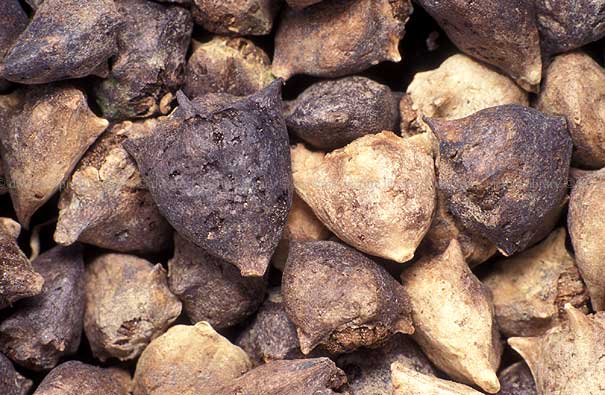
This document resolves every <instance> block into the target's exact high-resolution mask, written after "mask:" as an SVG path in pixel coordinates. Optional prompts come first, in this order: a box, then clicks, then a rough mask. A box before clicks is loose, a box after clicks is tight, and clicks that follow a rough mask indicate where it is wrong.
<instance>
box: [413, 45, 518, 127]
mask: <svg viewBox="0 0 605 395" xmlns="http://www.w3.org/2000/svg"><path fill="white" fill-rule="evenodd" d="M407 94H408V95H409V96H408V97H409V100H411V104H410V105H411V110H412V112H411V114H413V115H412V117H411V119H409V118H410V116H409V115H408V116H406V115H405V112H404V113H403V114H402V118H403V119H404V122H403V123H404V124H406V125H410V126H408V127H407V128H406V129H410V128H412V129H421V130H427V129H428V128H427V126H426V124H425V123H424V121H422V117H423V116H427V117H437V118H445V119H459V118H463V117H466V116H469V115H471V114H473V113H475V112H477V111H479V110H483V109H485V108H489V107H494V106H499V105H503V104H521V105H524V106H528V105H529V101H528V97H527V93H526V92H525V91H523V90H522V89H521V88H519V86H518V85H517V84H515V82H514V81H512V80H511V79H510V78H508V77H507V76H505V75H502V74H500V73H499V72H497V71H495V70H493V69H491V68H489V67H487V66H485V65H483V64H482V63H479V62H477V61H475V60H473V59H472V58H470V57H468V56H466V55H461V54H458V55H453V56H450V57H449V58H447V59H446V60H445V62H443V63H442V64H441V66H439V68H437V69H434V70H430V71H425V72H422V73H416V75H415V76H414V79H413V80H412V82H411V83H410V85H409V86H408V89H407ZM405 118H408V119H407V120H405ZM403 132H404V133H406V130H405V129H404V130H403ZM408 133H409V132H408Z"/></svg>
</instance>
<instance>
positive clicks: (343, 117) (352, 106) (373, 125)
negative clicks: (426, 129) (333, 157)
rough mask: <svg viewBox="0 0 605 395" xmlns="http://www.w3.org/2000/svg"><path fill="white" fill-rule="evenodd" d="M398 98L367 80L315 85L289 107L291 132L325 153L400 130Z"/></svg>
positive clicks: (387, 88)
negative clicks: (398, 127)
mask: <svg viewBox="0 0 605 395" xmlns="http://www.w3.org/2000/svg"><path fill="white" fill-rule="evenodd" d="M397 100H398V98H397V95H395V94H394V93H393V92H392V91H391V89H390V88H389V87H388V86H386V85H382V84H379V83H377V82H374V81H372V80H371V79H369V78H365V77H357V76H353V77H345V78H341V79H338V80H332V81H322V82H318V83H316V84H313V85H311V86H310V87H309V88H307V89H306V90H305V91H304V92H303V93H301V94H300V96H298V98H297V99H296V100H294V101H292V102H290V103H287V106H286V115H285V118H286V125H287V126H288V131H289V132H290V133H294V134H295V135H296V136H298V137H299V138H301V139H302V140H304V141H305V142H307V143H309V144H310V145H312V146H313V147H314V148H317V149H322V150H328V151H329V150H333V149H336V148H341V147H344V146H345V145H347V144H349V143H351V142H352V141H353V140H355V139H357V138H359V137H362V136H365V135H366V134H375V133H380V132H382V131H384V130H396V128H397V123H398V121H399V114H398V107H397V106H398V104H397Z"/></svg>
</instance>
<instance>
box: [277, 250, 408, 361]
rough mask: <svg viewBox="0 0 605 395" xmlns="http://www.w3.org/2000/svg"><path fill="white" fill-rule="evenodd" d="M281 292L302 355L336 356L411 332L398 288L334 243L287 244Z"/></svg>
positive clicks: (352, 252) (358, 256)
mask: <svg viewBox="0 0 605 395" xmlns="http://www.w3.org/2000/svg"><path fill="white" fill-rule="evenodd" d="M282 293H283V297H284V306H285V308H286V312H287V314H288V317H289V318H290V319H291V320H292V322H294V324H295V325H296V327H297V331H298V338H299V341H300V347H301V350H302V352H303V353H304V354H308V353H309V352H310V351H311V350H312V349H313V348H315V347H316V346H318V345H319V344H322V345H323V346H324V347H325V349H326V350H328V351H329V352H331V353H340V352H347V351H352V350H355V349H356V348H359V347H362V346H370V345H372V344H376V343H379V342H380V341H382V340H384V339H386V338H387V337H389V336H390V335H392V334H394V333H397V332H399V333H412V332H414V328H413V327H412V323H411V320H410V316H409V314H410V310H409V306H408V302H407V296H406V294H405V291H404V289H403V288H402V287H401V285H400V284H399V283H398V282H397V281H395V279H394V278H392V277H391V276H390V274H389V273H388V272H387V271H386V270H385V269H383V268H382V267H381V266H379V265H378V264H376V263H374V262H373V261H371V260H370V259H368V258H366V257H365V256H364V255H363V254H362V253H360V252H358V251H356V250H354V249H353V248H350V247H348V246H345V245H343V244H340V243H335V242H332V241H308V242H292V243H291V244H290V254H289V255H288V262H287V263H286V268H285V270H284V276H283V280H282Z"/></svg>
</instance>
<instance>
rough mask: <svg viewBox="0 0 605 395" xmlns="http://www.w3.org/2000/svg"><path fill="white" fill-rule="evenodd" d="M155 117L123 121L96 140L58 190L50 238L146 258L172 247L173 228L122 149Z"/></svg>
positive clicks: (150, 129)
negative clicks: (58, 197)
mask: <svg viewBox="0 0 605 395" xmlns="http://www.w3.org/2000/svg"><path fill="white" fill-rule="evenodd" d="M156 124H157V121H156V120H155V119H152V120H146V121H145V122H136V123H133V122H130V121H126V122H122V123H120V124H117V125H114V126H113V127H111V128H110V129H109V130H107V131H106V132H105V133H103V134H102V135H101V137H99V139H98V140H97V141H96V142H95V144H94V145H93V146H92V147H91V149H89V150H88V152H86V154H85V155H84V156H83V157H82V159H81V160H80V162H79V163H78V166H77V167H76V169H75V170H74V172H73V174H72V175H71V178H70V179H69V181H68V182H67V185H66V187H65V189H64V190H63V191H62V192H61V198H60V199H59V220H58V222H57V228H56V230H55V234H54V240H55V241H56V242H57V243H59V244H61V245H70V244H72V243H74V242H76V241H81V242H83V243H87V244H92V245H95V246H97V247H101V248H106V249H109V250H112V251H118V252H132V253H139V254H148V253H156V252H160V251H164V250H166V249H168V248H169V247H170V245H171V244H172V233H173V231H172V228H171V227H170V225H169V224H168V222H166V220H165V219H164V217H162V215H161V214H160V211H159V210H158V208H157V206H156V204H155V202H154V201H153V198H152V197H151V194H150V193H149V190H148V189H147V187H146V186H145V184H144V183H143V179H142V177H141V173H140V172H139V169H138V168H137V165H136V162H135V161H134V159H132V157H131V156H130V155H129V154H128V152H126V150H125V149H124V148H123V147H122V142H123V141H125V140H126V139H127V138H137V137H142V136H146V135H149V134H151V133H153V132H154V128H155V126H156Z"/></svg>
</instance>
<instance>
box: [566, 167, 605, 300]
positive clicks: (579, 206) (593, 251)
mask: <svg viewBox="0 0 605 395" xmlns="http://www.w3.org/2000/svg"><path fill="white" fill-rule="evenodd" d="M604 194H605V170H599V171H598V172H594V173H592V174H589V175H586V176H584V177H582V178H580V179H579V180H578V181H577V183H576V185H575V186H574V188H573V191H572V193H571V200H570V201H569V213H568V218H567V221H568V227H569V234H570V236H571V242H572V244H573V249H574V252H575V254H576V260H577V264H578V268H579V269H580V273H581V274H582V278H583V279H584V282H586V286H587V287H588V293H589V294H590V299H591V302H592V307H593V308H594V309H595V311H603V310H605V245H604V244H603V237H605V229H604V228H603V225H602V214H603V210H604V209H605V207H604V204H605V199H604Z"/></svg>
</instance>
